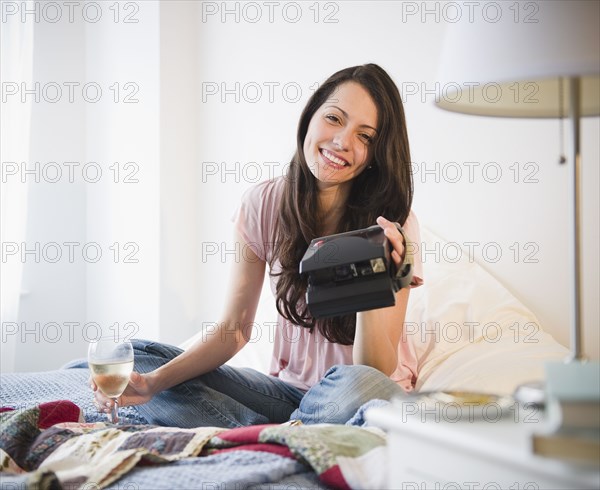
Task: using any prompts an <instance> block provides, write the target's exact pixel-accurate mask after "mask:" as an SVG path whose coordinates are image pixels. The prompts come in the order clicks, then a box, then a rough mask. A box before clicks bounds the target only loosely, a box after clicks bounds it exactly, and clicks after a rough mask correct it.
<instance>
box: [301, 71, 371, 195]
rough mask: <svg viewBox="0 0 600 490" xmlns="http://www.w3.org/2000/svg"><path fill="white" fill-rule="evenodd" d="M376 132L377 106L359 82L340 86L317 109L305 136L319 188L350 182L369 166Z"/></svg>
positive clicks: (311, 168) (309, 165)
mask: <svg viewBox="0 0 600 490" xmlns="http://www.w3.org/2000/svg"><path fill="white" fill-rule="evenodd" d="M376 135H377V108H376V106H375V103H374V102H373V99H372V98H371V96H370V95H369V93H368V92H367V91H366V90H365V89H364V88H363V87H362V85H360V84H358V83H356V82H345V83H343V84H341V85H339V86H338V87H337V89H336V90H334V92H333V93H332V94H331V96H330V97H329V99H327V100H326V101H325V103H324V104H323V105H322V106H321V107H320V108H319V109H318V110H317V111H316V112H315V114H314V115H313V117H312V119H311V120H310V123H309V125H308V130H307V132H306V137H305V139H304V155H305V157H306V162H307V164H308V167H309V168H310V171H311V172H312V174H313V175H314V176H315V178H316V179H317V182H318V185H319V188H320V189H325V188H327V187H330V186H332V185H338V184H341V183H344V182H349V181H350V180H352V179H353V178H354V177H356V176H357V175H359V174H360V173H361V172H362V171H363V170H364V169H365V167H366V166H367V157H368V153H369V144H370V143H371V142H372V141H373V140H374V139H375V137H376Z"/></svg>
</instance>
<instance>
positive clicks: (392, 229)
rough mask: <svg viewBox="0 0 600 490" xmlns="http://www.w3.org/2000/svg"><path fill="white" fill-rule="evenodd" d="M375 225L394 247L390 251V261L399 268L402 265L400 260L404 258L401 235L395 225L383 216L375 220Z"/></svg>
mask: <svg viewBox="0 0 600 490" xmlns="http://www.w3.org/2000/svg"><path fill="white" fill-rule="evenodd" d="M377 224H378V225H379V226H381V227H382V228H383V233H384V234H385V236H386V237H387V239H388V240H389V241H390V243H391V244H392V247H394V250H393V251H392V259H393V260H394V262H395V263H396V265H397V266H398V267H399V266H401V265H402V258H403V257H404V240H403V239H402V235H401V234H400V232H399V231H398V228H396V224H395V223H393V222H391V221H389V220H387V219H385V218H384V217H383V216H380V217H379V218H377Z"/></svg>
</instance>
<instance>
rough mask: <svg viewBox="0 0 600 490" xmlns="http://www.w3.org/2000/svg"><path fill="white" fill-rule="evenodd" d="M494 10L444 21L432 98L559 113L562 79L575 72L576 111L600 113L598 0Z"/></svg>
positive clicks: (451, 105) (510, 112) (534, 113)
mask: <svg viewBox="0 0 600 490" xmlns="http://www.w3.org/2000/svg"><path fill="white" fill-rule="evenodd" d="M500 4H503V5H504V6H505V7H509V4H508V3H504V2H500ZM500 4H497V5H500ZM499 12H500V16H498V15H495V16H494V17H493V18H492V17H491V16H490V15H488V17H487V18H483V17H480V18H477V19H473V18H472V17H471V18H469V17H468V16H466V15H463V16H462V17H461V18H460V20H459V21H458V22H455V23H453V24H449V25H448V27H447V31H446V37H445V39H444V46H443V50H442V58H441V65H440V72H439V77H438V78H439V81H440V85H439V87H440V93H439V94H438V97H437V100H436V104H437V105H438V106H439V107H440V108H442V109H446V110H449V111H454V112H462V113H465V114H474V115H482V116H505V117H564V116H566V115H567V114H568V113H569V88H568V84H567V83H564V80H565V79H566V78H573V77H577V78H579V79H580V87H581V98H580V104H581V107H580V115H581V116H595V115H600V29H599V24H600V1H598V0H584V1H567V0H565V1H543V2H519V3H516V2H511V3H510V7H509V8H504V9H503V10H500V11H499Z"/></svg>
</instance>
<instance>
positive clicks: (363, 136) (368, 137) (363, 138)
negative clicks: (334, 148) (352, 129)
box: [358, 133, 373, 143]
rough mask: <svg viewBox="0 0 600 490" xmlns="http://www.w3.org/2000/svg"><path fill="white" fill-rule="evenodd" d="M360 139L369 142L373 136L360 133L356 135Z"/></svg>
mask: <svg viewBox="0 0 600 490" xmlns="http://www.w3.org/2000/svg"><path fill="white" fill-rule="evenodd" d="M358 136H359V138H360V139H361V140H363V141H364V142H365V143H371V142H372V141H373V137H372V136H371V135H370V134H366V133H361V134H359V135H358Z"/></svg>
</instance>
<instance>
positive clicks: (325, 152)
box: [323, 150, 348, 166]
mask: <svg viewBox="0 0 600 490" xmlns="http://www.w3.org/2000/svg"><path fill="white" fill-rule="evenodd" d="M323 154H324V155H325V156H326V157H327V158H328V159H329V160H331V161H332V162H333V163H337V164H338V165H343V166H346V165H348V163H347V162H345V161H344V160H342V159H341V158H338V157H336V156H335V155H333V154H331V153H329V152H328V151H327V150H323Z"/></svg>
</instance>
